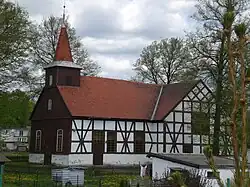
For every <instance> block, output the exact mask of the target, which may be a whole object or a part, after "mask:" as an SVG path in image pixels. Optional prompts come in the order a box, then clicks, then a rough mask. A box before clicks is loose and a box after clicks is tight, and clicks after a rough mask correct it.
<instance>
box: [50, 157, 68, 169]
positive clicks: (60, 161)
mask: <svg viewBox="0 0 250 187" xmlns="http://www.w3.org/2000/svg"><path fill="white" fill-rule="evenodd" d="M51 163H52V164H54V165H60V166H68V165H69V156H68V155H53V154H52V156H51Z"/></svg>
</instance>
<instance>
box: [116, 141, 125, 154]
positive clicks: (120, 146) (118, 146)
mask: <svg viewBox="0 0 250 187" xmlns="http://www.w3.org/2000/svg"><path fill="white" fill-rule="evenodd" d="M122 147H123V143H117V151H118V152H121V151H122ZM123 149H124V148H123ZM123 151H124V150H123Z"/></svg>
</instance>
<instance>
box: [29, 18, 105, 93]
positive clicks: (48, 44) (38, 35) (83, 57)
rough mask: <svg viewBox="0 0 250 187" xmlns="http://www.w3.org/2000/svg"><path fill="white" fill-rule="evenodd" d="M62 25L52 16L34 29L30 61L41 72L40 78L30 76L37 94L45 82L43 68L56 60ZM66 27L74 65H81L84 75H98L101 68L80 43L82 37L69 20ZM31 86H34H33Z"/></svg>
mask: <svg viewBox="0 0 250 187" xmlns="http://www.w3.org/2000/svg"><path fill="white" fill-rule="evenodd" d="M61 25H62V19H61V18H58V17H55V16H50V17H48V18H47V19H45V20H43V22H42V23H41V24H40V25H34V27H33V30H32V33H33V39H32V40H31V42H32V48H31V54H32V55H31V56H30V59H29V60H30V63H31V64H32V70H33V71H36V72H40V76H32V75H30V76H31V77H32V80H33V81H34V83H35V84H33V88H32V89H33V90H35V91H36V93H39V92H40V91H41V87H42V86H43V84H44V83H43V82H41V80H44V79H43V77H44V72H43V69H42V68H43V67H44V66H45V65H48V64H49V63H52V62H53V60H54V58H55V52H56V46H57V41H58V37H59V32H60V27H61ZM65 25H66V27H67V30H68V36H69V42H70V47H71V51H72V56H73V60H74V63H76V64H78V65H80V66H81V67H82V68H83V71H82V74H83V75H92V76H95V75H97V74H98V73H99V72H100V67H99V66H98V65H97V63H96V62H94V61H93V60H91V58H90V57H89V54H88V52H87V50H86V49H85V47H84V46H83V44H82V43H81V41H80V37H78V36H77V35H76V31H75V29H74V28H73V27H71V25H70V24H69V23H68V21H67V20H66V21H65ZM29 71H30V70H26V72H29ZM41 72H42V73H41ZM28 77H29V76H28ZM30 85H31V86H32V84H30ZM34 85H35V86H34ZM32 89H31V90H32Z"/></svg>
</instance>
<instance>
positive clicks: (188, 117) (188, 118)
mask: <svg viewBox="0 0 250 187" xmlns="http://www.w3.org/2000/svg"><path fill="white" fill-rule="evenodd" d="M185 122H186V123H191V113H186V112H185V113H184V123H185Z"/></svg>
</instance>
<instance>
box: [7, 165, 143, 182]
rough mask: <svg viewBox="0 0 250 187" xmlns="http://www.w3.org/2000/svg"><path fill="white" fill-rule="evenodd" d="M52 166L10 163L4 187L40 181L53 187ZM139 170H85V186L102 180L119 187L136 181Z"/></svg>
mask: <svg viewBox="0 0 250 187" xmlns="http://www.w3.org/2000/svg"><path fill="white" fill-rule="evenodd" d="M51 168H52V167H51V166H43V165H37V164H29V163H27V162H9V163H6V164H5V167H4V176H3V180H4V185H3V187H17V186H18V187H19V186H25V187H33V186H35V184H34V182H35V181H38V186H39V187H50V186H51V187H52V186H56V185H53V182H52V181H51ZM138 172H139V170H138V168H132V169H131V168H126V169H124V170H123V169H112V168H111V169H110V168H109V169H107V168H88V169H87V170H85V181H84V183H85V186H86V187H96V186H98V184H99V181H100V180H101V183H102V186H103V187H117V186H119V183H120V181H121V180H129V179H135V178H136V177H137V176H138V174H139V173H138Z"/></svg>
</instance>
